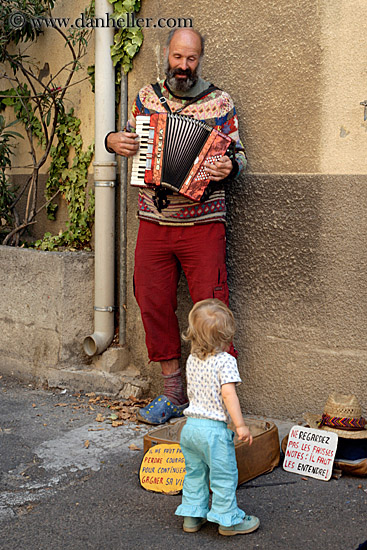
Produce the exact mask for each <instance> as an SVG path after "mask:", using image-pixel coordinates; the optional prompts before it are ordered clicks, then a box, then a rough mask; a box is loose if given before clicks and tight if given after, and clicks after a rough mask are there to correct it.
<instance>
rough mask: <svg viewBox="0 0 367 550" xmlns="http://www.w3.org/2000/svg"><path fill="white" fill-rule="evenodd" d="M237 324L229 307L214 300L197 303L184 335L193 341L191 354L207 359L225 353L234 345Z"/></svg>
mask: <svg viewBox="0 0 367 550" xmlns="http://www.w3.org/2000/svg"><path fill="white" fill-rule="evenodd" d="M235 331H236V323H235V320H234V317H233V313H232V312H231V310H230V309H228V307H227V306H226V305H225V304H224V303H223V302H221V301H220V300H218V299H217V298H212V299H208V300H202V301H201V302H197V303H196V304H195V305H194V307H193V308H192V310H191V311H190V313H189V326H188V329H187V330H186V332H184V334H183V335H182V337H183V339H184V340H189V341H191V353H192V354H193V355H196V356H197V357H199V359H206V358H207V357H208V356H209V355H213V354H215V353H220V352H221V351H225V350H226V349H227V348H228V347H229V346H230V344H231V343H232V340H233V336H234V333H235Z"/></svg>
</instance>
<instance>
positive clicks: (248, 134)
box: [15, 0, 367, 419]
mask: <svg viewBox="0 0 367 550" xmlns="http://www.w3.org/2000/svg"><path fill="white" fill-rule="evenodd" d="M142 4H143V7H142V12H141V15H142V16H143V17H151V18H152V21H153V23H154V22H157V20H158V18H159V17H165V18H175V17H176V18H178V17H186V18H190V17H191V18H192V19H193V21H194V25H195V27H196V28H198V29H199V30H201V31H202V32H203V33H204V34H205V35H206V38H207V43H206V56H205V61H204V65H203V76H204V77H205V78H206V79H208V80H211V81H213V82H214V83H215V84H216V85H217V86H220V87H222V88H223V89H225V90H227V91H229V92H230V93H231V95H232V96H233V98H234V100H235V104H236V108H237V111H238V114H239V120H240V133H241V137H242V139H243V141H244V143H245V147H246V151H247V155H248V159H249V167H248V172H247V174H246V175H245V176H244V177H242V178H241V179H240V180H238V181H237V182H236V183H235V184H233V185H232V187H231V188H230V189H229V190H228V225H227V234H228V268H229V282H230V290H231V305H232V308H233V310H234V312H235V316H236V319H237V322H238V333H237V337H236V346H237V348H238V349H239V352H240V356H239V367H240V371H241V374H242V376H243V379H244V382H245V383H244V384H243V385H242V386H241V387H240V389H239V392H240V397H241V402H242V405H243V409H244V411H246V412H247V413H256V414H262V415H265V416H266V415H276V416H278V417H291V418H294V419H298V418H301V416H302V413H303V412H304V411H306V410H311V411H312V410H321V409H322V407H323V404H324V402H325V400H326V398H327V394H328V393H329V392H330V391H332V390H343V391H345V392H353V393H356V394H357V396H358V398H359V399H360V400H361V402H362V404H363V405H364V407H365V409H366V408H367V398H366V395H367V393H366V391H365V390H366V383H365V381H364V363H365V360H366V358H367V347H366V346H367V345H366V341H367V339H366V330H367V328H366V327H367V319H366V311H367V308H366V305H367V304H366V295H367V292H366V291H367V288H366V287H367V282H366V277H367V276H366V262H367V260H366V258H367V250H366V247H367V245H366V242H367V240H366V237H367V221H366V215H365V212H366V206H367V187H366V182H367V180H366V174H367V159H366V154H365V151H366V147H367V132H366V128H367V126H366V122H364V121H363V108H362V107H361V106H360V101H363V100H364V99H366V77H367V68H366V67H367V65H366V61H365V51H366V46H367V33H366V29H365V18H364V7H365V3H364V2H363V0H299V1H297V2H294V1H291V0H263V1H261V2H250V1H249V0H242V1H241V0H232V1H231V2H223V1H220V2H219V1H213V2H210V3H208V2H207V1H204V0H198V1H197V2H192V1H188V2H185V3H184V4H183V5H182V7H180V6H179V5H178V3H177V2H176V1H173V0H167V1H166V2H165V3H164V5H163V3H161V2H159V1H158V0H150V1H147V0H145V1H144V2H143V3H142ZM80 11H81V8H80V6H79V5H77V4H75V3H73V2H71V0H65V1H64V2H63V3H62V4H60V16H70V17H71V16H72V17H74V16H77V15H78V14H79V13H80ZM167 32H168V31H167V30H163V29H158V28H157V27H156V28H154V27H152V28H150V29H145V31H144V36H145V42H144V45H143V48H142V50H141V52H140V53H139V55H138V57H137V59H136V61H135V63H134V70H133V72H132V73H130V74H129V97H128V102H129V104H131V103H132V101H133V99H134V96H135V94H136V93H137V91H138V89H139V88H140V87H141V86H143V85H144V84H146V83H147V82H154V81H155V80H156V79H157V78H158V77H159V76H163V75H162V71H161V61H162V56H163V47H164V43H165V40H166V35H167ZM51 33H52V31H50V32H48V33H47V34H45V36H44V37H43V38H42V41H43V42H42V43H39V46H38V47H39V50H38V53H39V54H40V66H42V64H43V62H44V61H45V60H47V59H48V57H49V56H50V52H56V50H57V45H56V44H54V43H53V40H54V37H53V35H52V34H51ZM60 53H61V52H59V51H58V54H60ZM88 55H89V56H90V58H89V59H87V60H86V61H87V63H93V42H91V46H90V48H89V51H88ZM70 100H71V103H70V104H71V105H74V106H75V107H76V109H77V113H78V114H79V115H80V116H81V118H82V121H83V136H84V137H85V143H86V145H87V144H89V143H90V142H91V141H92V138H93V96H92V95H91V92H90V86H89V83H87V82H85V83H83V84H82V85H80V86H77V87H75V88H73V89H72V91H71V96H70ZM16 161H17V163H18V164H17V167H18V170H16V171H15V173H16V174H17V175H18V177H19V176H21V175H22V174H23V173H24V166H25V164H26V162H27V161H26V156H25V152H23V153H21V154H20V155H19V154H18V155H17V157H16ZM136 211H137V190H136V189H131V188H128V218H127V226H128V292H127V297H128V298H127V323H128V325H127V345H128V347H129V351H130V362H131V363H132V364H134V365H135V366H137V367H139V368H140V369H142V371H143V372H144V373H145V374H147V375H149V376H150V379H151V381H152V388H151V392H152V395H153V394H154V393H155V392H157V391H159V390H160V389H161V377H160V376H159V365H156V364H151V365H149V366H148V358H147V354H146V350H145V345H144V331H143V328H142V324H141V320H140V315H139V311H138V308H137V305H136V303H135V301H134V298H133V293H132V272H133V253H134V245H135V239H136V233H137V227H138V222H137V219H136ZM190 305H191V301H190V299H189V297H188V291H187V286H186V283H185V281H184V280H182V281H181V283H180V290H179V317H180V323H181V326H182V328H184V326H185V323H186V317H187V313H188V311H189V309H190ZM87 311H88V315H91V312H92V299H91V300H90V304H89V305H88V306H87ZM86 333H88V331H86ZM83 335H84V334H83ZM42 353H44V355H45V357H47V356H48V355H47V353H48V352H47V353H46V351H44V352H42ZM186 355H187V346H186V347H184V357H185V356H186Z"/></svg>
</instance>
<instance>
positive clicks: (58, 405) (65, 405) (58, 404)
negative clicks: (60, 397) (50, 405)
mask: <svg viewBox="0 0 367 550" xmlns="http://www.w3.org/2000/svg"><path fill="white" fill-rule="evenodd" d="M67 406H68V404H67V403H57V404H56V405H55V407H67Z"/></svg>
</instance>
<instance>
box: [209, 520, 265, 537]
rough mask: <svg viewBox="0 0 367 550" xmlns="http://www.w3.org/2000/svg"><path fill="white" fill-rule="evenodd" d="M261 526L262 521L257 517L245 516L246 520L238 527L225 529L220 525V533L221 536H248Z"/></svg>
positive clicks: (238, 524)
mask: <svg viewBox="0 0 367 550" xmlns="http://www.w3.org/2000/svg"><path fill="white" fill-rule="evenodd" d="M259 525H260V520H259V518H257V517H256V516H245V519H243V520H242V521H241V523H237V524H236V525H231V527H224V525H219V528H218V533H220V534H221V535H226V536H227V537H228V536H231V535H246V534H247V533H252V532H253V531H256V529H257V528H258V527H259ZM199 529H200V527H199Z"/></svg>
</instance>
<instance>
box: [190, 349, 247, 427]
mask: <svg viewBox="0 0 367 550" xmlns="http://www.w3.org/2000/svg"><path fill="white" fill-rule="evenodd" d="M186 378H187V395H188V398H189V402H190V404H189V406H188V408H187V409H185V411H184V415H185V416H190V417H192V418H209V419H211V420H221V421H223V422H227V423H228V422H229V421H230V416H229V414H228V412H227V409H226V406H225V404H224V401H223V397H222V391H221V386H222V385H223V384H228V383H230V382H234V383H237V382H241V378H240V375H239V372H238V368H237V361H236V359H235V358H234V357H233V356H232V355H230V354H229V353H227V352H224V351H223V352H222V353H218V354H217V355H210V356H209V357H207V359H205V360H202V359H199V358H198V357H196V356H195V355H190V356H189V358H188V360H187V364H186Z"/></svg>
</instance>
